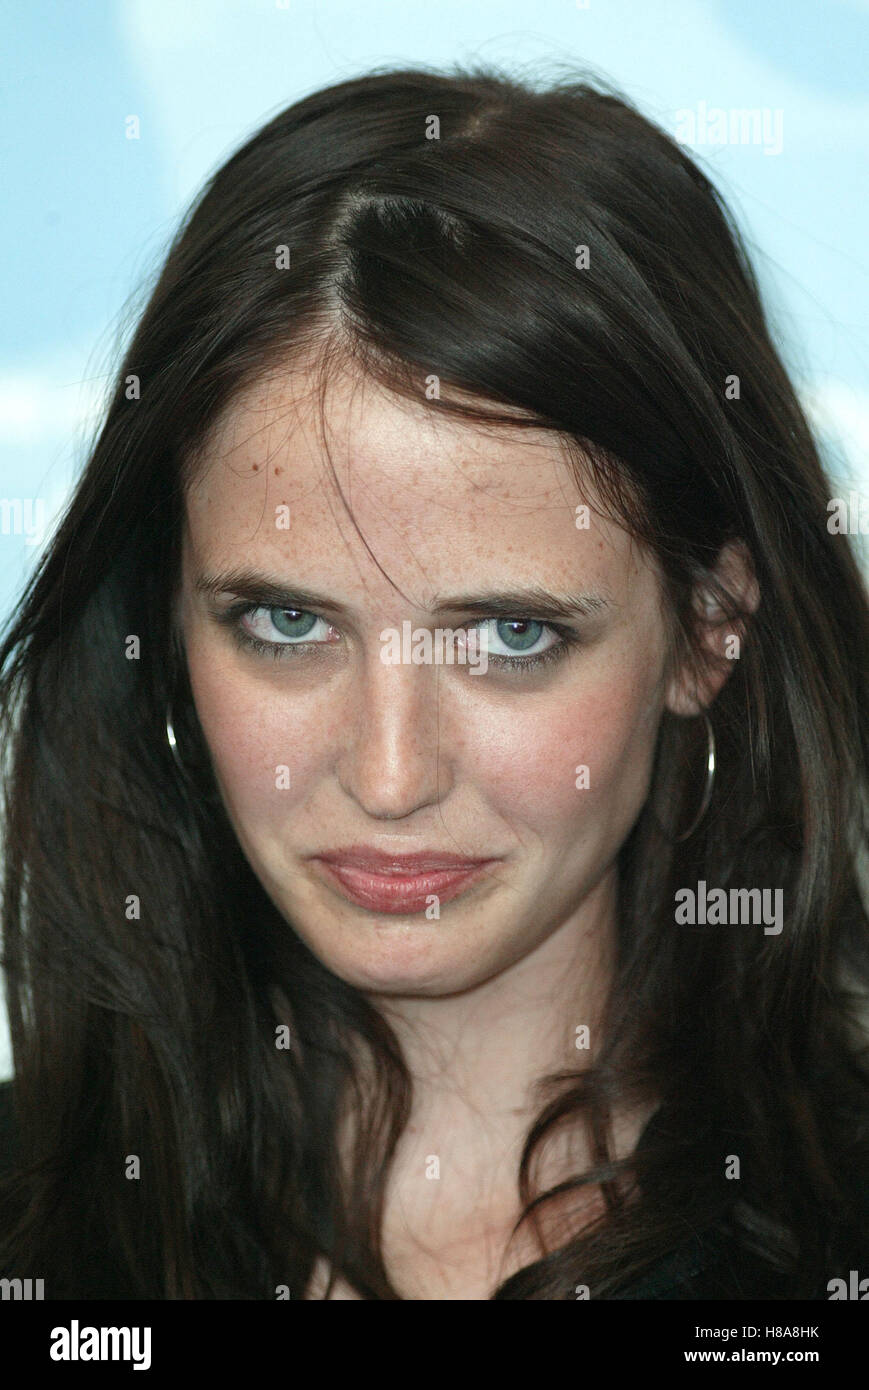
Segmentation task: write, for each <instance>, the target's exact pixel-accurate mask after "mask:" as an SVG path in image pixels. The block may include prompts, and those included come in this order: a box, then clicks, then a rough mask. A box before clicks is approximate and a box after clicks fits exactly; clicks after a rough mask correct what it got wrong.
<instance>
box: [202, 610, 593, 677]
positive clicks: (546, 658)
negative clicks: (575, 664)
mask: <svg viewBox="0 0 869 1390" xmlns="http://www.w3.org/2000/svg"><path fill="white" fill-rule="evenodd" d="M259 609H262V610H263V611H265V612H267V613H270V612H277V611H282V612H293V613H304V614H310V615H311V616H312V617H315V618H316V617H319V616H320V615H319V614H318V613H313V612H312V610H311V609H308V608H292V609H280V608H279V605H275V604H262V603H252V602H245V603H237V604H233V605H232V606H231V607H229V608H226V609H224V610H223V612H222V613H219V614H217V615H216V616H217V621H218V622H219V623H221V624H223V625H225V626H227V627H228V628H229V630H230V632H231V634H232V637H233V639H234V641H235V642H236V645H237V646H238V647H239V648H241V649H242V650H243V651H251V652H254V653H256V655H257V656H270V657H271V658H272V659H273V660H274V661H282V660H284V659H285V658H286V657H287V656H289V654H290V652H293V653H297V652H298V651H299V650H300V649H303V650H304V649H305V648H308V649H310V648H311V647H322V646H324V645H326V644H325V643H323V642H266V641H264V640H263V639H262V638H261V637H254V636H253V635H252V634H251V633H249V632H246V631H245V629H244V628H243V627H242V625H241V620H242V618H245V617H247V615H248V613H256V612H257V611H258V610H259ZM496 621H502V622H540V623H541V624H542V626H543V628H544V629H545V630H548V631H550V632H554V633H555V634H556V635H557V636H558V638H559V641H558V642H554V643H553V644H552V646H551V647H547V648H546V650H545V651H543V652H537V653H536V654H535V655H534V656H526V657H521V656H500V655H498V654H497V653H492V652H489V654H488V660H489V662H490V663H493V664H494V665H496V666H497V667H498V669H499V670H501V671H521V672H523V673H524V672H527V671H532V670H540V669H541V668H542V667H543V666H546V665H549V664H550V663H551V662H555V661H560V660H561V659H562V657H564V656H566V655H567V653H568V651H569V650H570V649H571V648H572V647H576V646H579V645H580V643H581V638H580V637H579V635H578V633H576V632H575V631H574V629H573V628H570V627H566V626H565V625H564V624H563V623H553V622H543V620H542V619H541V618H532V617H530V616H529V615H528V614H524V613H523V614H522V615H521V616H520V615H519V614H516V615H515V616H514V617H512V618H507V619H500V620H499V619H496V618H478V619H477V621H476V623H470V624H469V625H468V626H469V627H474V626H482V625H483V624H485V623H487V622H496Z"/></svg>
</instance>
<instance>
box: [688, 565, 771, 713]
mask: <svg viewBox="0 0 869 1390" xmlns="http://www.w3.org/2000/svg"><path fill="white" fill-rule="evenodd" d="M710 574H711V576H713V577H714V579H715V580H717V582H718V583H719V584H720V585H721V586H722V588H723V589H724V590H725V591H726V592H727V593H728V594H729V595H730V596H731V598H732V600H733V603H734V604H735V605H736V606H737V608H739V610H740V611H741V612H745V613H754V612H755V611H756V610H757V607H758V604H759V603H760V589H759V587H758V583H757V578H756V576H755V573H754V566H753V564H752V562H751V556H750V554H749V551H748V547H747V546H746V544H745V542H744V541H728V543H727V545H725V546H723V547H722V549H721V551H720V553H719V556H718V559H717V561H716V563H715V566H714V568H713V569H712V570H711V571H710ZM693 608H694V613H695V623H696V632H697V640H698V645H699V649H700V670H699V671H698V670H697V669H696V668H694V667H693V666H691V667H683V668H682V669H681V670H680V671H679V672H678V673H677V674H676V675H674V676H673V678H672V679H671V681H670V684H669V686H668V689H667V696H666V700H665V705H666V708H667V709H668V710H669V711H670V712H671V714H677V715H682V716H683V717H686V718H687V717H690V716H691V715H697V714H702V712H703V710H705V709H706V708H707V706H708V705H711V704H712V701H713V700H714V699H715V697H716V695H717V694H718V692H719V690H720V689H721V687H722V686H723V684H724V682H725V681H726V680H727V678H728V676H729V675H730V673H731V672H732V670H733V663H734V661H736V660H738V658H739V656H740V654H741V651H742V643H743V640H744V638H745V628H746V623H745V620H744V619H742V618H738V619H729V618H728V617H727V615H726V613H725V612H724V610H723V608H722V607H721V606H720V604H719V602H718V600H717V599H716V596H715V593H714V591H713V590H712V589H711V588H708V587H707V585H706V584H705V583H703V584H700V585H698V586H697V587H696V588H695V591H694V595H693Z"/></svg>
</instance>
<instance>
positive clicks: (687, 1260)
mask: <svg viewBox="0 0 869 1390" xmlns="http://www.w3.org/2000/svg"><path fill="white" fill-rule="evenodd" d="M653 1118H654V1117H653ZM649 1123H650V1125H651V1123H652V1121H650V1122H649ZM648 1133H649V1125H647V1127H646V1130H644V1132H643V1135H642V1136H641V1139H640V1143H641V1144H642V1142H643V1139H645V1138H646V1137H647V1135H648ZM16 1147H17V1143H16V1134H15V1127H14V1119H13V1114H12V1083H11V1081H4V1082H0V1177H2V1176H3V1175H4V1174H5V1173H7V1172H9V1171H10V1170H11V1168H12V1167H13V1166H14V1163H15V1158H16ZM857 1193H858V1201H859V1200H861V1199H862V1200H863V1202H864V1205H865V1221H864V1227H863V1229H864V1232H866V1237H865V1238H866V1239H867V1243H869V1183H867V1182H866V1181H865V1179H860V1178H858V1189H857ZM867 1255H869V1250H867ZM841 1273H842V1271H841V1270H831V1271H830V1275H829V1277H830V1278H832V1277H834V1276H836V1275H840V1274H841ZM103 1296H104V1297H109V1298H111V1297H113V1296H114V1297H123V1296H124V1295H123V1294H112V1293H111V1292H110V1291H108V1290H107V1291H106V1293H105V1294H104V1295H103ZM611 1297H613V1298H617V1299H621V1300H639V1299H644V1300H646V1299H648V1300H652V1299H654V1300H660V1299H748V1298H787V1297H789V1294H788V1290H787V1280H786V1277H784V1276H782V1275H780V1274H778V1273H776V1271H774V1270H773V1269H772V1267H771V1266H770V1265H769V1264H768V1263H767V1262H766V1261H760V1260H759V1259H758V1258H756V1257H753V1256H752V1255H751V1254H750V1253H749V1252H748V1251H746V1250H745V1249H744V1248H743V1247H742V1246H741V1245H740V1244H738V1242H737V1241H736V1240H735V1238H734V1237H732V1236H726V1235H724V1234H722V1233H720V1232H711V1233H710V1232H705V1233H703V1234H697V1235H694V1236H692V1237H691V1239H690V1240H688V1241H686V1243H685V1244H684V1245H683V1246H680V1248H679V1249H678V1250H676V1251H675V1252H673V1253H671V1254H669V1255H667V1256H665V1257H664V1258H663V1259H661V1260H659V1261H658V1263H657V1264H656V1265H655V1266H654V1268H653V1269H652V1270H651V1271H650V1272H648V1273H647V1274H646V1275H644V1276H643V1277H642V1278H641V1279H639V1280H638V1281H636V1282H635V1283H633V1284H631V1285H630V1286H629V1287H627V1288H625V1289H623V1290H622V1291H621V1292H620V1293H617V1294H613V1295H611ZM813 1297H814V1298H815V1299H827V1298H829V1294H828V1292H827V1287H826V1284H824V1286H823V1287H822V1288H821V1287H819V1288H818V1289H817V1290H816V1291H815V1293H814V1295H813Z"/></svg>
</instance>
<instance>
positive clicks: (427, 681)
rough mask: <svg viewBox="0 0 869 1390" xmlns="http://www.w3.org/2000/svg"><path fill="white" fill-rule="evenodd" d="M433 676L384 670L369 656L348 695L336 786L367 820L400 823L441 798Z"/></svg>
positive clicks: (448, 781)
mask: <svg viewBox="0 0 869 1390" xmlns="http://www.w3.org/2000/svg"><path fill="white" fill-rule="evenodd" d="M441 694H442V692H441V690H440V671H439V670H438V668H437V667H436V666H432V665H419V666H415V665H411V664H403V665H400V664H397V665H385V664H384V663H383V662H382V661H381V660H380V657H379V652H375V653H374V654H373V656H372V658H371V659H370V660H369V661H368V662H367V663H366V665H365V667H364V668H363V670H362V672H360V675H359V677H358V684H357V685H356V686H355V687H354V689H353V691H352V692H351V693H350V697H349V698H350V700H351V701H352V708H350V709H348V711H347V716H346V721H345V724H344V736H343V738H342V739H341V740H340V744H341V750H342V751H341V753H340V756H339V760H338V765H337V775H338V781H339V783H340V785H341V787H342V789H343V790H344V791H345V792H346V793H347V795H348V796H350V797H352V798H353V800H354V801H355V802H356V803H357V804H358V805H359V806H360V807H361V808H362V810H363V811H364V812H365V813H366V815H368V816H370V817H371V818H372V820H400V819H403V818H404V817H406V816H411V815H413V813H414V811H419V810H422V809H423V808H424V807H426V806H431V805H434V804H435V803H436V802H437V801H438V800H443V798H444V797H445V796H446V795H447V793H448V792H449V789H450V787H451V785H452V773H451V765H450V758H449V754H448V750H447V749H446V748H444V747H443V744H442V741H441V737H442V731H441V728H440V724H441V720H440V712H439V699H440V696H441Z"/></svg>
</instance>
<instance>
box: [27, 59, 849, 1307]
mask: <svg viewBox="0 0 869 1390" xmlns="http://www.w3.org/2000/svg"><path fill="white" fill-rule="evenodd" d="M829 500H830V485H829V483H828V482H827V480H826V478H825V476H824V473H823V471H822V467H821V465H820V463H819V459H818V454H817V452H816V449H815V446H814V444H813V442H812V438H811V436H810V432H809V429H808V427H807V425H806V421H805V419H804V416H803V414H802V412H801V410H800V407H799V405H798V403H797V400H796V397H795V394H794V391H793V388H792V386H791V384H790V382H789V380H788V378H787V375H786V373H785V371H784V369H783V367H782V364H781V361H780V359H779V357H778V355H777V353H776V350H775V348H774V346H773V344H772V342H771V340H770V336H769V332H768V330H767V326H766V323H765V320H764V315H763V311H762V308H761V305H760V302H759V297H758V290H757V286H756V284H755V281H754V279H753V276H752V272H751V269H750V267H749V265H748V263H747V260H746V256H745V252H744V249H743V247H742V245H741V243H740V241H739V238H738V235H737V233H736V232H735V230H734V229H733V228H732V226H731V225H730V224H729V221H728V217H727V214H726V212H725V210H724V208H723V207H722V205H721V203H720V201H719V198H718V196H717V194H716V193H715V191H714V189H713V188H712V186H711V185H710V183H709V182H708V181H707V179H706V178H705V177H704V175H703V174H702V173H701V172H700V171H699V170H698V169H697V168H696V167H695V165H694V164H693V163H692V162H691V160H690V159H689V158H688V157H687V156H686V154H685V153H684V151H683V150H682V149H681V148H680V147H679V146H678V145H677V144H675V143H674V142H673V141H672V140H671V139H670V138H668V137H667V136H666V135H665V134H664V133H662V132H661V131H660V130H658V129H657V128H656V127H655V126H653V125H651V124H650V123H649V122H648V121H646V120H645V119H644V118H642V117H641V116H640V115H639V114H638V113H637V112H636V111H635V110H633V109H632V108H631V106H630V105H628V104H627V103H626V102H624V101H623V100H620V99H619V98H618V97H617V96H615V95H613V94H610V93H608V92H605V91H603V90H598V89H596V88H595V87H593V86H591V85H587V84H584V83H574V84H565V85H562V86H558V87H554V88H550V89H547V90H536V89H533V88H532V87H529V86H524V85H522V84H520V83H518V82H515V81H512V80H510V79H509V78H506V77H502V76H500V75H498V74H494V73H489V72H481V73H464V72H456V73H453V74H446V75H445V74H438V73H429V72H427V71H424V70H419V71H417V70H414V71H400V72H387V73H384V74H382V75H374V76H369V77H365V78H361V79H359V80H357V81H351V82H345V83H342V84H340V85H338V86H336V87H333V88H330V89H329V90H326V91H322V92H319V93H316V94H315V95H313V96H310V97H308V98H306V99H305V100H303V101H300V102H298V103H297V104H295V105H294V106H292V107H290V108H288V109H287V110H286V111H284V112H282V113H281V114H280V115H279V116H277V117H276V118H275V119H274V120H273V121H271V122H270V123H269V124H268V125H267V126H266V127H265V128H264V129H263V130H261V131H260V132H259V133H258V134H257V135H256V136H255V137H254V138H253V139H251V140H250V141H249V142H248V143H247V144H246V145H245V146H244V147H243V148H242V149H241V150H240V151H239V152H238V153H237V154H235V155H234V156H233V157H232V158H231V159H230V160H229V161H228V162H227V163H226V165H225V166H224V167H223V168H222V169H220V170H219V172H218V173H217V174H216V176H215V177H214V178H213V179H212V180H211V181H210V183H209V185H208V186H207V188H206V189H205V191H204V193H203V195H202V196H201V198H200V199H199V200H198V202H197V204H196V205H195V207H194V208H193V210H192V212H191V215H190V216H189V218H188V219H187V220H186V222H185V224H184V226H183V227H182V228H181V230H180V232H179V234H178V236H177V237H176V239H175V241H174V243H173V245H172V247H171V249H170V252H169V255H168V258H167V260H166V264H165V267H164V268H163V271H162V273H161V275H160V278H159V281H158V283H157V285H156V287H155V289H154V291H153V293H152V295H151V298H150V301H149V303H148V305H147V307H146V309H145V312H144V314H143V316H142V319H141V322H140V324H139V326H138V329H137V331H136V333H135V336H134V338H133V341H132V343H131V345H130V348H129V350H128V352H127V354H126V357H125V359H124V361H123V363H122V366H121V368H120V372H119V375H118V379H117V384H116V388H115V391H114V395H113V397H112V399H111V403H110V405H109V408H108V412H107V416H106V419H105V422H104V424H103V427H102V430H101V433H100V435H99V438H98V440H97V443H96V446H95V448H94V450H93V454H92V457H91V459H90V462H89V465H88V467H87V470H86V472H85V474H84V477H83V478H82V480H81V482H80V484H79V486H78V488H77V491H76V493H75V496H74V498H73V500H72V502H71V504H70V506H69V509H68V512H67V514H66V516H65V518H64V520H63V523H62V525H61V526H60V528H59V530H58V532H57V535H56V538H55V539H54V542H53V544H52V547H51V549H50V551H49V553H48V554H47V556H46V558H45V560H44V562H43V563H42V565H41V567H40V570H39V573H38V574H37V576H36V577H35V579H34V581H33V583H32V584H31V586H30V588H29V590H28V592H27V594H26V597H25V601H24V603H23V604H22V606H21V609H20V612H19V613H18V614H17V615H16V617H15V620H14V622H13V623H12V625H11V628H10V630H9V632H8V634H7V636H6V640H5V643H4V645H3V648H2V652H0V657H2V668H3V673H4V674H3V685H2V696H3V701H4V710H5V715H6V720H7V722H8V723H7V727H8V749H9V752H8V757H7V769H6V772H7V823H6V829H5V834H6V850H5V894H4V906H3V910H4V931H5V968H6V974H7V979H8V989H9V1006H10V1027H11V1034H12V1041H13V1054H14V1063H15V1079H14V1083H13V1085H12V1087H11V1094H10V1097H9V1105H10V1122H11V1123H12V1125H13V1128H14V1134H15V1136H16V1143H15V1148H14V1151H13V1153H12V1155H11V1157H10V1159H9V1161H8V1164H7V1167H8V1169H9V1171H8V1173H7V1177H6V1179H5V1181H4V1184H3V1187H2V1193H0V1209H2V1215H3V1219H2V1256H0V1267H2V1269H3V1271H4V1273H5V1272H6V1271H7V1270H8V1271H9V1272H10V1273H14V1274H15V1275H18V1276H20V1277H27V1276H32V1277H42V1278H44V1279H45V1291H46V1297H49V1298H63V1297H75V1298H98V1297H114V1298H134V1297H151V1298H168V1299H176V1298H192V1299H201V1298H206V1299H208V1298H236V1299H258V1298H275V1297H277V1298H282V1297H290V1298H300V1297H302V1298H323V1297H332V1298H335V1297H342V1298H368V1299H397V1298H407V1299H451V1298H470V1299H485V1298H502V1299H576V1298H586V1297H592V1298H698V1297H699V1298H711V1297H724V1298H745V1297H778V1298H792V1297H793V1298H803V1297H807V1298H826V1297H828V1296H829V1294H828V1291H827V1290H828V1285H829V1281H830V1280H833V1279H835V1278H837V1277H842V1276H844V1277H845V1278H846V1279H847V1277H848V1270H849V1269H850V1268H852V1267H858V1266H859V1262H860V1260H861V1259H862V1260H863V1262H864V1264H865V1262H866V1256H867V1253H869V1252H867V1248H866V1235H865V1231H866V1215H867V1208H869V1200H867V1194H866V1192H865V1189H864V1188H862V1187H861V1182H862V1177H861V1175H862V1174H863V1173H865V1171H866V1159H867V1150H869V1139H867V1124H866V1121H867V1116H869V1084H867V1075H866V1069H865V1063H864V1062H863V1061H861V1049H865V1012H863V1011H864V1008H865V988H866V983H867V978H869V966H867V931H866V926H867V919H866V912H865V908H864V905H863V903H862V902H861V896H860V891H859V882H858V869H857V865H858V860H859V854H860V849H861V846H862V845H863V844H864V843H865V838H864V837H865V814H864V801H863V792H864V789H865V785H866V750H867V729H866V715H865V708H866V706H865V677H866V654H867V650H869V645H867V627H869V624H867V606H866V594H865V589H864V587H863V585H862V583H861V578H860V574H859V571H858V568H857V565H856V562H855V558H854V555H853V553H852V550H851V549H850V542H849V540H848V538H847V536H846V535H840V534H834V533H833V532H832V531H831V530H830V529H828V525H827V521H828V517H829V511H828V502H829ZM441 667H444V668H445V669H441ZM862 1055H865V1054H862Z"/></svg>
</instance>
